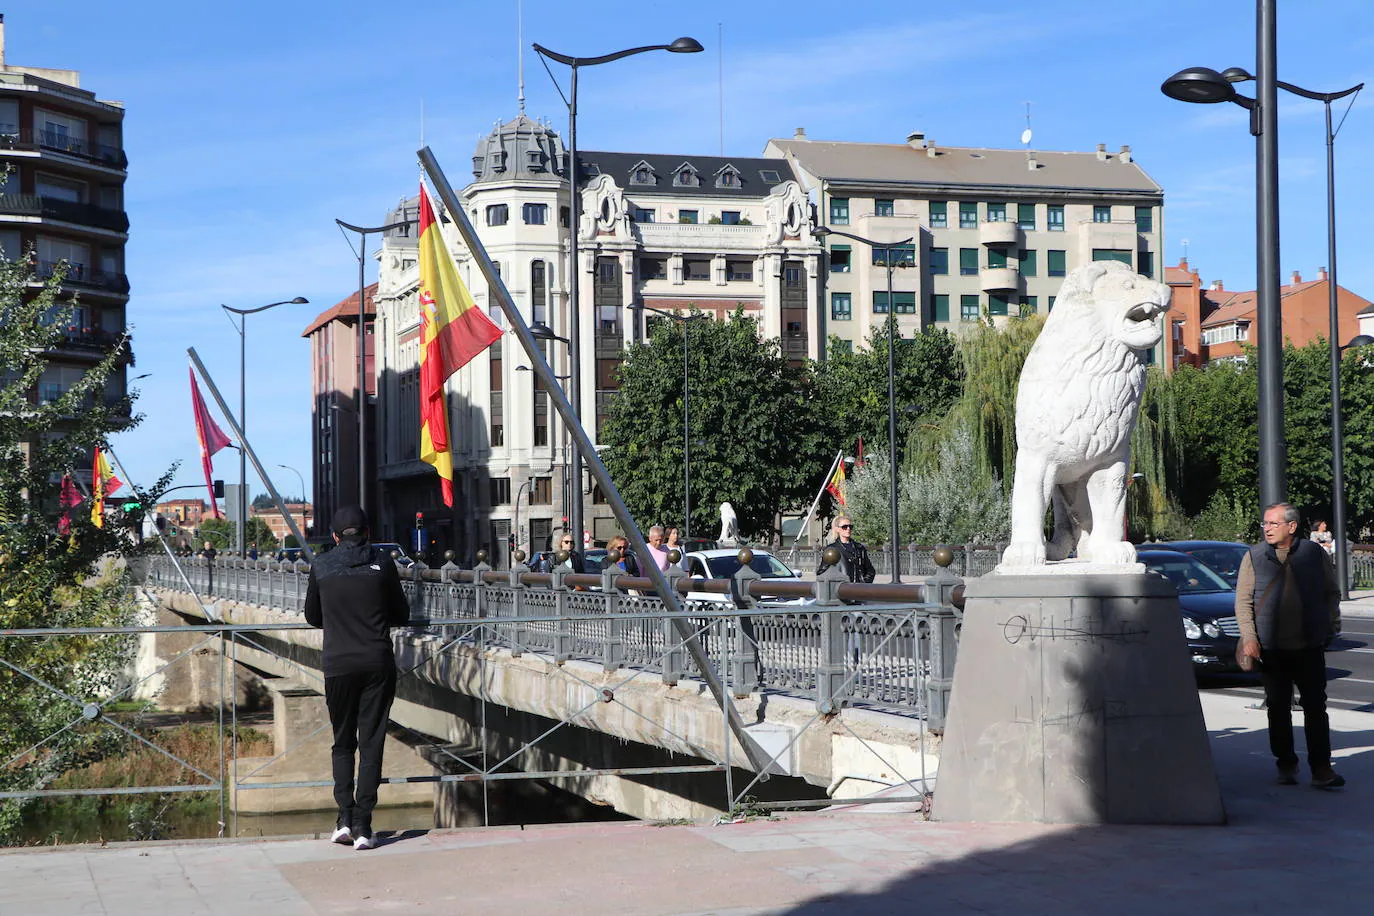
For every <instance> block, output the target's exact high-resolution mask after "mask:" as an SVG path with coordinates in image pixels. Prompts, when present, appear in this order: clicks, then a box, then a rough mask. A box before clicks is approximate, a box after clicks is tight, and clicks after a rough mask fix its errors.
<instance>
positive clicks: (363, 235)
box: [334, 219, 416, 518]
mask: <svg viewBox="0 0 1374 916" xmlns="http://www.w3.org/2000/svg"><path fill="white" fill-rule="evenodd" d="M334 222H336V223H338V225H339V228H341V229H347V230H349V231H350V232H356V233H358V398H357V400H356V401H354V405H355V406H356V407H357V408H358V505H360V506H362V507H363V511H364V512H367V511H369V510H368V508H367V280H366V279H365V278H364V275H363V266H364V263H363V262H364V260H365V259H366V257H367V237H368V236H369V235H372V234H374V233H378V232H390V231H391V230H392V229H400V228H403V227H405V226H411V225H414V224H415V223H416V220H413V219H403V220H397V221H396V222H394V223H387V224H386V225H385V226H371V227H363V226H355V225H353V224H352V223H346V222H344V221H343V220H341V219H336V220H334ZM370 517H371V516H369V518H370Z"/></svg>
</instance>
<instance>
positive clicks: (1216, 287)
mask: <svg viewBox="0 0 1374 916" xmlns="http://www.w3.org/2000/svg"><path fill="white" fill-rule="evenodd" d="M1225 291H1226V287H1224V286H1222V285H1221V281H1220V280H1213V281H1212V292H1214V293H1223V292H1225Z"/></svg>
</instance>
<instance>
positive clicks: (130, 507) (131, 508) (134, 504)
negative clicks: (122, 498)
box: [119, 499, 143, 513]
mask: <svg viewBox="0 0 1374 916" xmlns="http://www.w3.org/2000/svg"><path fill="white" fill-rule="evenodd" d="M142 507H143V504H142V503H140V502H139V501H138V500H136V499H131V500H129V501H128V502H123V503H120V504H119V508H120V509H122V510H123V511H124V512H125V513H130V512H137V511H138V510H139V509H141V508H142Z"/></svg>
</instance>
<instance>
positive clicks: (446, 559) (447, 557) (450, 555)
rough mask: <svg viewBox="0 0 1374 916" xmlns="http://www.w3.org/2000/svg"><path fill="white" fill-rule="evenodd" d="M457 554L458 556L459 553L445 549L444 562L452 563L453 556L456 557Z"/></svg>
mask: <svg viewBox="0 0 1374 916" xmlns="http://www.w3.org/2000/svg"><path fill="white" fill-rule="evenodd" d="M456 556H458V554H456V553H454V552H453V551H452V550H445V551H444V562H445V563H452V562H453V558H454V557H456Z"/></svg>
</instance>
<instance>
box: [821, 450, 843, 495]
mask: <svg viewBox="0 0 1374 916" xmlns="http://www.w3.org/2000/svg"><path fill="white" fill-rule="evenodd" d="M842 486H844V459H843V458H841V459H840V460H839V461H838V462H837V463H836V465H835V473H834V474H833V475H831V477H830V482H829V483H827V484H826V485H825V491H826V492H827V493H829V494H830V495H831V496H833V497H835V499H836V500H837V501H838V502H839V504H840V505H841V506H843V505H844V493H843V492H842V491H841V490H840V487H842Z"/></svg>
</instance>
